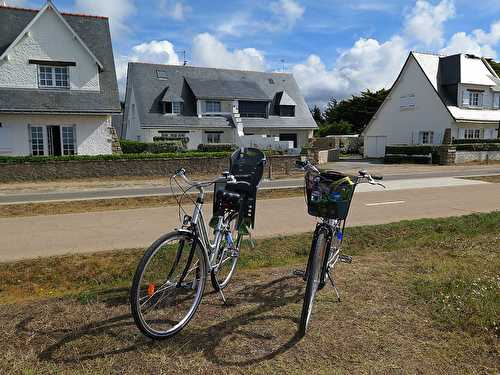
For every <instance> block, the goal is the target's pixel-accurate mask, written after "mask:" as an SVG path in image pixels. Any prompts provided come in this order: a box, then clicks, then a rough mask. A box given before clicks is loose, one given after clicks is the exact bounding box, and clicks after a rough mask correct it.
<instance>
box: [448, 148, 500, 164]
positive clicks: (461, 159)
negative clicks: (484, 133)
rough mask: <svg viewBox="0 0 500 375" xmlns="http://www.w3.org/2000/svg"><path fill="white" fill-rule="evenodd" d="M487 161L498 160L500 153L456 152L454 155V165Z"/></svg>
mask: <svg viewBox="0 0 500 375" xmlns="http://www.w3.org/2000/svg"><path fill="white" fill-rule="evenodd" d="M489 160H500V151H457V152H456V155H455V163H456V164H464V163H469V162H473V161H482V162H484V161H489Z"/></svg>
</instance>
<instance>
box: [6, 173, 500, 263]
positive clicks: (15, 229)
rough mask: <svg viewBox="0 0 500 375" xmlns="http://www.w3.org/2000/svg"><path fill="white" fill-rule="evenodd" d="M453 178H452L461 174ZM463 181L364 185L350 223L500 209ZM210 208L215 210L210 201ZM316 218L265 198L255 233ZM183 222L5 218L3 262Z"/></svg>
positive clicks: (153, 216) (124, 216)
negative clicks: (455, 183) (437, 184)
mask: <svg viewBox="0 0 500 375" xmlns="http://www.w3.org/2000/svg"><path fill="white" fill-rule="evenodd" d="M449 180H450V183H451V180H456V179H449ZM414 181H415V180H414ZM431 181H434V182H436V181H438V182H439V181H441V182H442V181H444V179H443V178H441V179H428V180H427V183H430V182H431ZM456 181H461V180H456ZM463 181H464V182H463V183H462V184H461V185H460V186H446V187H426V188H412V186H413V185H408V183H406V184H407V186H406V188H400V189H398V188H397V186H398V184H399V185H404V184H405V182H404V181H399V182H398V181H395V182H393V183H391V182H388V185H391V186H392V188H388V189H387V190H382V189H375V188H374V189H371V190H370V191H368V190H366V189H363V190H361V189H360V191H359V192H357V193H356V194H355V197H354V200H353V204H352V208H351V212H350V216H349V219H348V226H354V225H367V224H383V223H390V222H396V221H400V220H407V219H417V218H435V217H448V216H459V215H465V214H470V213H475V212H490V211H495V210H500V199H499V197H500V184H494V183H485V182H478V181H465V180H463ZM423 182H424V181H420V184H421V185H422V184H423ZM370 188H372V187H370ZM187 209H188V210H189V208H188V207H187ZM205 212H207V213H209V212H211V206H210V205H207V206H206V207H205ZM315 222H316V220H315V218H313V217H311V216H309V215H307V213H306V208H305V203H304V199H303V198H302V197H293V198H283V199H269V200H261V201H259V202H258V204H257V220H256V223H257V224H256V228H255V232H254V235H255V236H256V237H263V238H265V237H271V236H277V235H289V234H295V233H304V232H309V231H312V230H313V229H314V225H315ZM178 226H179V221H178V210H177V207H176V206H167V207H157V208H144V209H133V210H121V211H107V212H90V213H80V214H67V215H53V216H35V217H21V218H17V217H16V218H5V219H0V234H1V235H0V262H7V261H14V260H19V259H26V258H36V257H41V256H51V255H62V254H68V253H87V252H94V251H104V250H113V249H124V248H144V247H146V246H148V245H149V244H150V243H152V242H153V241H154V240H155V239H156V238H158V237H159V236H160V235H161V234H162V233H165V232H169V231H171V230H172V229H173V228H175V227H178Z"/></svg>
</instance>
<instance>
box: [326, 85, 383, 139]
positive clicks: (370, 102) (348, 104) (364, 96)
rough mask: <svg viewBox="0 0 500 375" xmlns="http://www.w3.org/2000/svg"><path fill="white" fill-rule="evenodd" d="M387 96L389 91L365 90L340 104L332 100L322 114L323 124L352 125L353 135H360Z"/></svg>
mask: <svg viewBox="0 0 500 375" xmlns="http://www.w3.org/2000/svg"><path fill="white" fill-rule="evenodd" d="M388 94H389V90H386V89H381V90H379V91H375V92H372V91H370V90H366V91H363V92H361V95H360V96H356V95H353V96H352V97H351V98H350V99H345V100H342V101H340V102H338V101H337V100H336V99H335V98H332V99H330V101H329V102H328V106H327V108H326V110H325V113H324V117H325V122H326V123H327V124H334V123H340V122H348V123H350V124H352V130H353V131H354V132H355V133H361V132H362V131H363V129H364V128H365V127H366V125H368V123H369V122H370V120H371V118H372V117H373V115H374V114H375V112H377V110H378V109H379V107H380V105H381V104H382V102H383V101H384V100H385V98H386V97H387V95H388Z"/></svg>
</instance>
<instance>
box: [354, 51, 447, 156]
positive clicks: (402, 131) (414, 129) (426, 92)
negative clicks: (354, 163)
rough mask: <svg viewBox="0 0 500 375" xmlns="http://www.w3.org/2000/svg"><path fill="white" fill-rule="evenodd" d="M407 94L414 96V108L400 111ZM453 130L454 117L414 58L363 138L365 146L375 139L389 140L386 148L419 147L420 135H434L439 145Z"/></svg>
mask: <svg viewBox="0 0 500 375" xmlns="http://www.w3.org/2000/svg"><path fill="white" fill-rule="evenodd" d="M408 94H415V106H414V108H412V109H401V108H400V97H401V96H404V95H408ZM453 127H454V121H453V119H452V117H451V115H450V114H449V113H448V111H447V109H446V107H445V106H444V105H443V103H442V101H441V99H440V98H439V96H438V94H437V93H436V92H435V90H434V88H433V87H432V85H431V84H430V83H429V81H428V79H427V77H426V76H425V74H424V72H423V71H422V70H421V68H420V67H419V66H418V64H417V62H416V61H415V59H414V57H413V56H411V57H410V58H409V60H408V63H407V64H406V66H405V68H404V71H403V72H402V74H401V76H400V79H399V81H398V82H397V83H396V85H395V86H394V87H393V89H392V90H391V93H390V94H389V96H388V98H387V99H386V101H385V102H384V104H383V106H382V107H381V109H380V110H379V112H378V113H377V114H376V115H375V117H374V119H373V120H372V122H371V123H370V125H369V127H368V128H367V129H366V130H365V132H364V133H363V135H364V138H365V145H366V144H367V137H375V136H385V137H387V145H394V144H417V143H418V142H419V132H421V131H433V132H434V143H435V144H440V143H441V142H442V139H443V135H444V131H445V129H446V128H453ZM365 151H366V150H365Z"/></svg>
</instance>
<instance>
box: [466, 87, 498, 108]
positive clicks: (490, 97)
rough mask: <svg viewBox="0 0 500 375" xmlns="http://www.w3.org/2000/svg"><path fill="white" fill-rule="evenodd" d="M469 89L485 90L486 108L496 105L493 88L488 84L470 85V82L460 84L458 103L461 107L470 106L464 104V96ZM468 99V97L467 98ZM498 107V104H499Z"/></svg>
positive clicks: (484, 104)
mask: <svg viewBox="0 0 500 375" xmlns="http://www.w3.org/2000/svg"><path fill="white" fill-rule="evenodd" d="M467 90H480V91H483V105H482V106H483V107H485V108H493V107H494V102H493V99H494V97H495V96H494V92H493V90H491V88H490V87H488V86H481V85H470V84H461V85H458V98H457V103H458V106H459V107H464V108H468V106H467V105H466V106H464V105H463V97H464V92H465V91H467ZM467 101H468V99H467ZM497 107H498V106H497Z"/></svg>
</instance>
